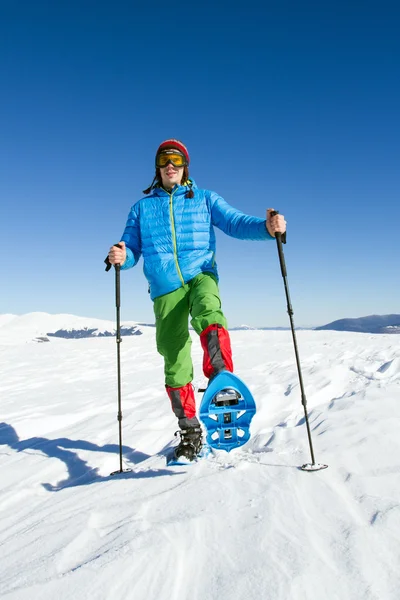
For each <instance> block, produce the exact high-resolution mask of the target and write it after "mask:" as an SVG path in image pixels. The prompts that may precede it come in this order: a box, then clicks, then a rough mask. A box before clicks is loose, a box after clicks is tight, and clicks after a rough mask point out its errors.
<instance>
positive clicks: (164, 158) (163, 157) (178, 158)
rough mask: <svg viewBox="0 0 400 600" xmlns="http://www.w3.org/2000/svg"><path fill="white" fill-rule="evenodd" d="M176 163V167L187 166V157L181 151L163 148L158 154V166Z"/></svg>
mask: <svg viewBox="0 0 400 600" xmlns="http://www.w3.org/2000/svg"><path fill="white" fill-rule="evenodd" d="M170 163H171V165H174V167H186V165H187V162H186V158H185V157H184V156H183V154H181V153H180V152H177V151H176V150H163V152H160V154H157V156H156V167H158V168H163V167H166V166H167V165H169V164H170Z"/></svg>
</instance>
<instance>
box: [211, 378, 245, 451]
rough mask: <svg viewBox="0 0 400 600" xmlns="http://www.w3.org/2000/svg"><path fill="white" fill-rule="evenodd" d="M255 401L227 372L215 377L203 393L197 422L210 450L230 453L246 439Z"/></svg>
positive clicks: (239, 381) (239, 382) (239, 380)
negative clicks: (202, 425) (201, 423)
mask: <svg viewBox="0 0 400 600" xmlns="http://www.w3.org/2000/svg"><path fill="white" fill-rule="evenodd" d="M255 412H256V403H255V400H254V398H253V396H252V394H251V392H250V390H249V388H248V387H247V386H246V384H245V383H244V382H243V381H242V380H241V379H239V377H237V375H234V374H233V373H230V372H229V371H222V372H221V373H219V374H218V375H216V376H215V377H214V378H213V379H212V380H211V381H210V383H209V385H208V387H207V389H206V390H205V391H204V396H203V399H202V401H201V405H200V419H201V421H202V422H203V423H204V426H205V428H206V430H207V437H206V441H207V444H208V445H209V446H210V447H211V448H215V449H216V450H225V451H226V452H230V451H231V450H232V449H233V448H238V447H239V446H243V444H245V443H246V442H248V441H249V439H250V423H251V420H252V418H253V416H254V415H255Z"/></svg>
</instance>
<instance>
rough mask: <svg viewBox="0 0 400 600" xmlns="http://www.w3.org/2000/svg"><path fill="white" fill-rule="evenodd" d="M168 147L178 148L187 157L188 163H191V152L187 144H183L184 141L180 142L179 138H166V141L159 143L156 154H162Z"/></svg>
mask: <svg viewBox="0 0 400 600" xmlns="http://www.w3.org/2000/svg"><path fill="white" fill-rule="evenodd" d="M167 148H175V150H178V151H179V152H180V153H181V154H183V156H184V157H185V158H186V162H187V164H189V162H190V158H189V152H188V149H187V148H186V146H185V144H182V142H180V141H179V140H172V139H171V140H165V142H163V143H162V144H160V145H159V147H158V150H157V153H156V156H157V155H158V154H160V152H162V151H163V150H166V149H167Z"/></svg>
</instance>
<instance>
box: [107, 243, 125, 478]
mask: <svg viewBox="0 0 400 600" xmlns="http://www.w3.org/2000/svg"><path fill="white" fill-rule="evenodd" d="M114 246H117V247H118V248H120V247H121V246H120V245H119V244H114ZM104 262H105V263H106V265H107V266H106V271H109V270H110V269H111V263H110V260H109V258H108V256H107V258H106V259H105V260H104ZM120 274H121V265H119V264H116V265H115V306H116V311H117V330H116V342H117V374H118V416H117V419H118V430H119V471H113V472H112V473H110V475H118V474H119V473H127V472H129V471H132V469H123V467H122V403H121V352H120V348H121V343H122V339H121V320H120V307H121V283H120Z"/></svg>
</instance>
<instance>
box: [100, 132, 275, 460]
mask: <svg viewBox="0 0 400 600" xmlns="http://www.w3.org/2000/svg"><path fill="white" fill-rule="evenodd" d="M155 162H156V174H155V177H154V179H153V182H152V184H151V186H150V187H149V188H148V189H147V190H144V192H143V193H144V194H146V197H144V198H142V199H141V200H139V201H138V202H136V204H134V205H133V206H132V208H131V211H130V213H129V216H128V220H127V223H126V227H125V231H124V234H123V236H122V238H121V242H120V244H119V246H120V247H119V248H118V247H116V246H112V247H111V248H110V251H109V255H108V257H109V260H110V262H111V264H114V265H115V264H120V265H121V269H129V268H131V267H133V266H134V265H136V263H137V262H138V260H139V258H140V256H141V255H143V259H144V269H143V270H144V274H145V276H146V277H147V280H148V282H149V290H150V295H151V298H152V300H153V301H154V313H155V318H156V341H157V350H158V352H159V353H160V354H161V355H162V356H163V357H164V372H165V386H166V390H167V393H168V396H169V398H170V401H171V404H172V409H173V411H174V413H175V415H176V417H177V418H178V423H179V427H180V431H179V433H180V436H181V440H180V443H179V445H178V447H177V448H176V450H175V455H176V457H177V458H179V457H181V456H184V457H186V458H187V459H189V460H194V459H195V457H196V456H197V455H198V453H199V452H200V450H201V447H202V433H201V427H200V423H199V421H198V419H197V417H196V405H195V398H194V391H193V386H192V383H191V382H192V380H193V365H192V360H191V355H190V348H191V337H190V335H189V329H188V321H189V316H190V317H191V324H192V327H193V329H194V330H195V331H196V332H197V333H198V334H199V336H200V342H201V346H202V348H203V351H204V359H203V371H204V374H205V376H206V377H207V378H209V379H210V378H212V377H214V376H215V375H216V374H217V373H219V372H220V371H223V370H228V371H233V363H232V351H231V345H230V338H229V333H228V329H227V322H226V319H225V316H224V314H223V312H222V309H221V301H220V297H219V290H218V272H217V265H216V262H215V233H214V226H216V227H218V228H219V229H221V230H222V231H224V232H225V233H227V234H228V235H230V236H232V237H235V238H238V239H242V240H267V239H273V238H274V236H275V233H276V232H280V233H283V232H284V231H285V230H286V222H285V219H284V217H283V216H282V215H279V214H278V215H275V216H271V213H272V212H273V209H268V210H267V219H266V220H264V219H260V218H258V217H251V216H248V215H245V214H243V213H242V212H240V211H238V210H236V209H234V208H232V207H231V206H229V204H228V203H227V202H225V200H223V198H221V197H220V196H219V195H218V194H216V193H215V192H211V191H209V190H201V189H199V188H198V187H197V186H196V184H195V182H194V181H193V179H191V178H190V177H189V162H190V158H189V152H188V150H187V148H186V146H185V145H184V144H183V143H182V142H180V141H179V140H175V139H169V140H166V141H165V142H163V143H162V144H161V145H160V146H159V148H158V150H157V152H156V160H155Z"/></svg>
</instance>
